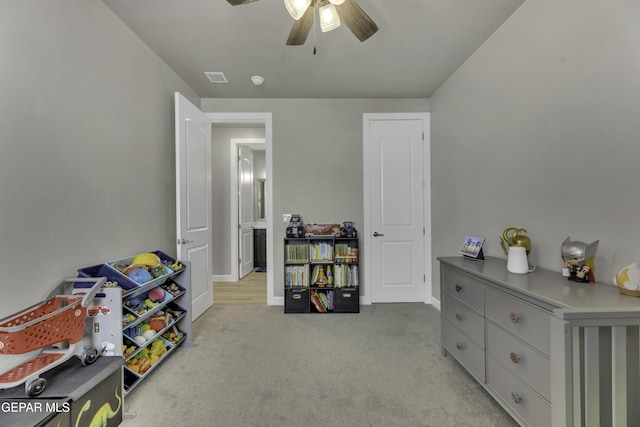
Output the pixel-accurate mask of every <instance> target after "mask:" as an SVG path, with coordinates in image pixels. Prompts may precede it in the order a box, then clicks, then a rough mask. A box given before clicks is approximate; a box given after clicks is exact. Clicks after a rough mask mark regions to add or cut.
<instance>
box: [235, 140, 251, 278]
mask: <svg viewBox="0 0 640 427" xmlns="http://www.w3.org/2000/svg"><path fill="white" fill-rule="evenodd" d="M238 258H239V261H238V262H239V264H240V266H239V267H240V268H239V269H238V273H239V274H238V276H239V278H240V279H242V278H243V277H244V276H246V275H247V274H249V273H251V271H252V270H253V151H252V150H251V149H250V148H248V147H243V146H242V145H241V146H239V147H238Z"/></svg>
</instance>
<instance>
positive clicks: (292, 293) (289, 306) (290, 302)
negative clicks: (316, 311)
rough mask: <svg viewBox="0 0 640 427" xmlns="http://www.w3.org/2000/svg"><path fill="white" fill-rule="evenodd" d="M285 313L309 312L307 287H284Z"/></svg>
mask: <svg viewBox="0 0 640 427" xmlns="http://www.w3.org/2000/svg"><path fill="white" fill-rule="evenodd" d="M284 312H285V313H309V291H308V290H307V289H285V291H284Z"/></svg>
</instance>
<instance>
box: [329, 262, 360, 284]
mask: <svg viewBox="0 0 640 427" xmlns="http://www.w3.org/2000/svg"><path fill="white" fill-rule="evenodd" d="M333 280H334V282H335V286H336V288H355V287H357V286H358V266H357V265H350V264H336V265H335V266H334V272H333Z"/></svg>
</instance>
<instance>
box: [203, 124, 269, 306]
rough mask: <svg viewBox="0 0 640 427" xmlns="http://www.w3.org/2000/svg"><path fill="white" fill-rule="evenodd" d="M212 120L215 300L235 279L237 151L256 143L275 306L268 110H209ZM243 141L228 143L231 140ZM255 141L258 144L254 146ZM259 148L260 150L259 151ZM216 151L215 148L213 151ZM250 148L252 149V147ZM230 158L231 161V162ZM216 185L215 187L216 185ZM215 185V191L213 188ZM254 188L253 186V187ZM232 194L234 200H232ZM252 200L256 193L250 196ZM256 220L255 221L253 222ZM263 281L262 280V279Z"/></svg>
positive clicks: (267, 274)
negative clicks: (260, 158) (261, 162)
mask: <svg viewBox="0 0 640 427" xmlns="http://www.w3.org/2000/svg"><path fill="white" fill-rule="evenodd" d="M208 117H209V118H210V119H211V122H212V141H213V145H214V147H215V148H214V153H213V157H214V160H213V172H212V173H213V176H212V178H213V182H214V198H213V204H214V207H213V223H214V251H213V257H214V303H217V295H218V292H217V290H216V284H218V286H217V288H218V290H219V291H221V292H222V291H223V289H225V288H226V287H227V286H226V285H227V283H228V284H229V285H230V284H232V283H237V282H238V278H239V277H238V267H239V264H238V258H239V257H238V255H237V254H238V250H239V245H238V241H239V232H238V225H239V221H238V204H237V176H238V171H237V165H238V163H237V154H236V151H235V150H236V149H237V148H238V147H239V146H241V145H245V146H249V147H251V146H255V150H256V152H258V151H262V153H263V158H264V181H263V182H262V183H260V184H259V185H261V186H262V187H261V188H262V189H263V193H262V194H263V196H262V199H261V203H262V205H263V208H262V211H264V213H265V215H264V219H262V221H261V226H262V227H264V230H265V234H266V239H265V240H266V245H265V246H266V247H265V249H266V265H265V269H266V273H262V275H263V277H264V276H266V303H267V304H269V305H274V304H275V302H274V300H275V298H274V290H273V257H272V254H271V248H272V247H273V218H272V206H273V201H272V195H273V191H272V182H273V181H272V177H271V175H272V172H271V170H272V154H271V141H272V140H271V138H272V134H271V113H208ZM232 139H234V140H244V141H242V142H241V143H237V141H234V143H233V144H232V143H231V140H232ZM257 144H260V146H259V147H257ZM260 148H262V150H259V149H260ZM215 150H218V152H217V153H216V152H215ZM252 150H253V149H252ZM231 159H233V161H231ZM216 186H217V187H216ZM216 188H217V189H218V190H216ZM254 189H255V187H254ZM232 197H235V201H234V200H232ZM253 200H254V202H255V195H254V196H253ZM256 222H257V221H256ZM263 280H264V279H263Z"/></svg>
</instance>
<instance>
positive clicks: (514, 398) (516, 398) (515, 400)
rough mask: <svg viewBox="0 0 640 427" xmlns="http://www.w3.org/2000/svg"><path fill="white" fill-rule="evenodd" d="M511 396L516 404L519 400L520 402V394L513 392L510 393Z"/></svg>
mask: <svg viewBox="0 0 640 427" xmlns="http://www.w3.org/2000/svg"><path fill="white" fill-rule="evenodd" d="M511 398H512V399H513V402H514V403H515V404H516V405H517V404H519V403H520V402H522V398H521V397H520V396H518V393H516V392H513V393H511Z"/></svg>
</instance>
